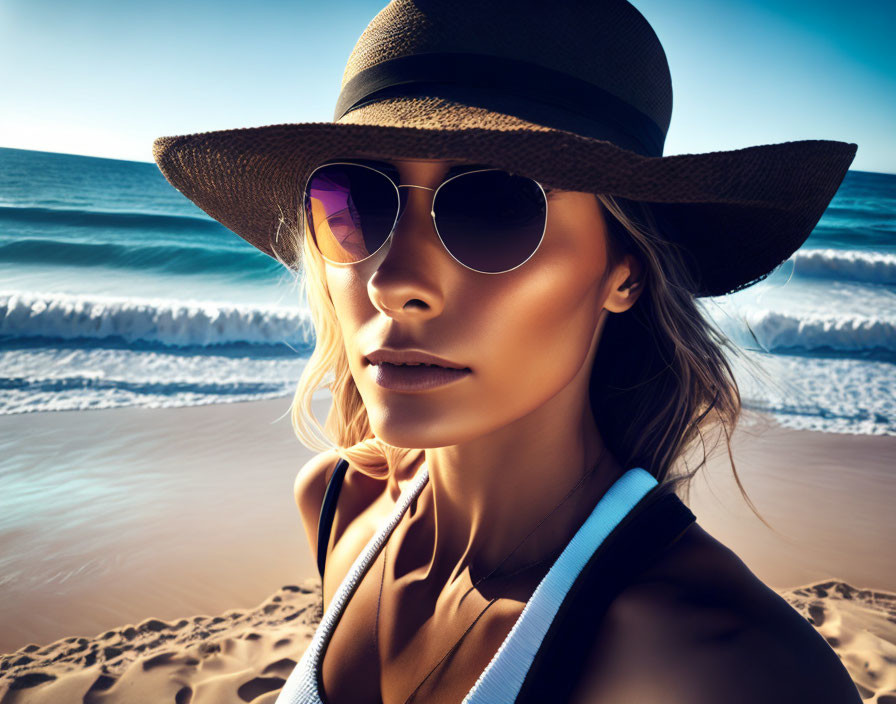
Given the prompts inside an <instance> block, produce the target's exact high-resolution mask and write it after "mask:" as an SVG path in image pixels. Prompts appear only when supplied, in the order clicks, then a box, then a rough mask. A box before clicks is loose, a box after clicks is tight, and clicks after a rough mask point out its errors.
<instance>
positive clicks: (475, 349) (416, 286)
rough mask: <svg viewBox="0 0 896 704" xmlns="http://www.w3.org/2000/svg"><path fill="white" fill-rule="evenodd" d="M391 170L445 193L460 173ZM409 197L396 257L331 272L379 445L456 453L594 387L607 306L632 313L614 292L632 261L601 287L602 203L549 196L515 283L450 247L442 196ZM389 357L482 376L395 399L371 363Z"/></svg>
mask: <svg viewBox="0 0 896 704" xmlns="http://www.w3.org/2000/svg"><path fill="white" fill-rule="evenodd" d="M392 163H394V164H395V166H396V167H397V168H398V169H399V172H400V175H401V179H400V183H402V184H416V185H419V186H427V187H429V188H433V189H434V188H436V187H437V186H438V185H439V184H440V183H441V182H442V180H443V177H444V174H445V173H446V172H447V170H448V168H449V167H450V166H452V165H453V164H455V163H457V162H452V161H447V160H405V161H396V160H393V162H392ZM406 190H407V191H408V193H407V206H406V208H405V211H404V212H403V213H402V216H401V218H400V219H399V221H398V222H397V223H396V229H395V231H394V232H393V234H392V242H391V245H387V247H388V249H387V251H380V252H378V253H377V254H376V255H375V256H373V257H370V258H369V259H367V260H366V261H364V262H361V263H359V264H354V265H350V266H332V265H329V264H326V265H325V266H326V281H327V285H328V287H329V291H330V295H331V298H332V301H333V305H334V306H335V309H336V313H337V316H338V319H339V324H340V326H341V329H342V334H343V336H344V340H345V347H346V354H347V355H348V363H349V367H350V369H351V373H352V376H353V378H354V381H355V384H356V385H357V388H358V391H359V393H360V394H361V398H362V399H363V401H364V405H365V406H366V408H367V412H368V416H369V419H370V424H371V428H372V430H373V432H374V433H375V434H376V435H377V437H379V438H380V439H381V440H383V441H384V442H386V443H389V444H391V445H394V446H397V447H408V448H417V449H422V448H434V447H443V446H447V445H456V444H459V443H463V442H467V441H470V440H472V439H474V438H477V437H480V436H483V435H485V434H487V433H489V432H492V431H494V430H496V429H498V428H502V427H504V426H507V425H508V424H510V423H512V422H513V421H514V420H517V419H520V418H522V417H523V416H526V415H528V414H530V413H532V412H533V411H535V410H536V409H538V408H539V407H541V406H542V405H543V404H545V403H546V402H547V401H548V400H549V399H551V398H552V397H554V396H555V395H556V394H558V393H559V392H560V391H561V390H563V389H564V388H566V387H567V386H568V385H569V384H570V383H571V382H572V381H573V380H574V379H575V378H576V377H577V375H579V379H583V378H584V379H586V380H587V376H588V374H585V375H582V374H580V371H581V370H582V367H583V364H584V363H585V362H586V360H589V365H590V359H591V357H592V355H593V352H594V350H595V349H596V343H597V340H598V338H599V332H600V329H599V325H598V324H599V322H602V318H601V313H602V311H603V310H604V307H605V306H607V308H609V309H611V310H614V311H620V310H624V309H625V308H627V307H628V306H630V305H631V303H633V300H630V299H631V296H630V295H627V293H626V290H625V289H623V291H622V292H617V291H615V289H616V288H618V287H619V285H620V284H622V282H623V281H624V280H625V279H626V278H627V277H628V275H629V272H630V270H629V268H628V267H629V266H630V265H631V264H632V262H631V261H630V259H629V258H626V260H625V262H624V263H621V264H620V265H618V266H617V268H616V269H615V270H614V272H611V276H610V278H609V279H608V281H607V282H606V284H605V286H604V287H603V290H602V288H601V286H600V280H601V275H602V273H603V272H604V269H605V267H606V266H607V252H606V226H605V221H604V218H603V215H602V212H601V208H600V206H599V203H598V201H597V199H596V198H595V197H594V195H593V194H590V193H580V192H574V191H556V192H554V193H552V194H550V195H549V197H548V217H547V230H546V232H545V236H544V240H543V241H542V243H541V246H540V247H539V249H538V250H537V251H536V252H535V254H534V255H533V256H532V257H531V258H530V259H529V260H528V261H527V262H526V263H525V264H523V265H522V266H520V267H518V268H516V269H514V270H512V271H510V272H507V273H504V274H481V273H477V272H475V271H471V270H470V269H467V268H465V267H463V266H462V265H461V264H459V263H458V262H457V261H455V260H454V259H453V258H452V256H451V255H450V254H449V253H448V252H447V251H446V250H445V248H444V246H443V245H442V243H441V241H440V240H439V237H438V235H437V233H436V230H435V227H434V225H433V221H432V217H431V215H430V211H431V209H432V198H433V191H430V190H424V189H421V188H408V189H406ZM611 292H612V295H610V296H609V297H608V293H611ZM601 327H602V326H601ZM386 346H388V347H392V348H397V347H406V348H411V349H414V350H420V351H426V352H430V353H432V354H435V355H438V356H440V357H443V358H445V359H447V360H450V361H452V362H454V363H456V364H457V365H458V366H462V367H468V368H469V369H470V370H471V373H469V374H467V375H466V376H464V377H463V378H460V379H457V380H455V381H452V382H450V383H448V384H447V385H443V386H438V387H435V388H431V389H427V390H416V391H396V390H392V389H388V388H384V387H382V386H380V385H379V384H378V383H377V381H376V376H377V370H376V367H375V366H373V365H371V364H369V363H368V362H367V360H366V359H365V355H367V354H369V353H370V352H372V351H373V350H376V349H379V348H381V347H386ZM588 371H589V372H590V366H589V369H588Z"/></svg>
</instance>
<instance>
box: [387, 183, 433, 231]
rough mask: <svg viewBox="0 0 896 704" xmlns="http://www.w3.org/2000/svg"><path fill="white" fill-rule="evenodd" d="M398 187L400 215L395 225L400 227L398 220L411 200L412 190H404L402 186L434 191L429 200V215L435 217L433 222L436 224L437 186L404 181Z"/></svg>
mask: <svg viewBox="0 0 896 704" xmlns="http://www.w3.org/2000/svg"><path fill="white" fill-rule="evenodd" d="M397 188H398V217H397V218H396V219H395V227H398V222H399V221H400V220H401V217H402V215H404V211H405V209H406V208H407V204H408V201H409V200H410V191H402V190H401V189H402V188H419V189H421V190H424V191H432V193H433V197H432V198H431V199H430V200H429V216H430V218H432V219H433V224H435V210H434V207H433V206H434V204H435V192H436V191H437V190H438V189H437V188H430V187H429V186H417V185H414V184H413V183H402V184H400V185H398V186H397Z"/></svg>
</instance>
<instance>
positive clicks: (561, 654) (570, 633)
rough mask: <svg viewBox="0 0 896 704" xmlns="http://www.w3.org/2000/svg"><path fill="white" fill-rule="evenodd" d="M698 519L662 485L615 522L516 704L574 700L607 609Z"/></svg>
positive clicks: (322, 539)
mask: <svg viewBox="0 0 896 704" xmlns="http://www.w3.org/2000/svg"><path fill="white" fill-rule="evenodd" d="M347 468H348V462H346V461H345V460H340V461H339V463H338V464H337V465H336V469H335V471H334V472H333V476H332V477H330V481H329V482H328V483H327V491H326V494H325V495H324V503H323V506H321V511H320V523H319V525H318V536H317V565H318V570H319V571H320V574H321V578H323V573H324V564H325V561H326V553H327V546H328V544H329V541H330V528H331V525H332V522H333V515H334V513H335V511H336V500H337V498H338V496H339V489H340V487H341V486H342V480H343V478H344V477H345V471H346V469H347ZM694 521H696V517H695V516H694V514H693V513H691V510H690V509H689V508H688V507H687V506H685V505H684V503H682V501H681V499H679V498H678V497H677V496H676V495H675V494H674V493H672V492H671V491H670V490H669V488H668V487H667V486H659V485H657V486H656V487H654V488H653V489H651V490H650V491H648V492H647V493H646V494H645V495H644V497H643V498H642V499H641V500H640V501H639V502H638V503H637V504H635V506H634V507H632V509H631V511H629V512H628V513H627V514H626V515H625V516H624V517H623V519H622V520H621V521H620V522H619V523H618V524H617V525H616V527H615V528H614V529H613V530H612V531H611V532H610V534H609V535H608V536H607V537H606V538H605V539H604V541H603V542H602V543H601V544H600V545H599V546H598V548H597V550H595V551H594V553H593V554H592V555H591V557H590V558H589V560H588V562H586V563H585V566H584V568H583V569H582V571H581V573H580V574H579V576H578V577H576V579H575V581H574V582H573V584H572V587H570V589H569V591H568V592H567V594H566V596H565V597H564V599H563V601H562V603H561V604H560V608H559V610H558V611H557V614H556V616H555V617H554V620H553V621H552V623H551V625H550V627H549V628H548V632H547V633H546V634H545V637H544V640H543V641H542V642H541V645H540V646H539V648H538V651H537V652H536V654H535V658H534V660H533V661H532V665H531V666H530V667H529V671H528V673H527V674H526V677H525V679H524V680H523V684H522V687H521V688H520V692H519V694H518V695H517V698H516V704H529V703H532V704H534V703H535V702H548V701H550V702H566V701H569V698H570V695H571V694H572V692H573V690H574V689H575V686H576V685H577V683H578V681H579V678H580V677H581V675H582V670H583V668H584V666H585V662H586V658H587V656H588V655H589V654H590V651H591V647H592V645H593V642H594V635H595V633H596V632H597V630H598V628H599V624H600V621H601V619H602V618H603V616H604V614H605V613H606V611H607V609H608V607H609V606H610V604H611V603H612V602H613V600H614V599H615V598H616V597H617V596H618V595H619V593H620V592H621V591H622V589H623V588H624V587H625V586H626V585H627V584H630V583H631V582H632V581H634V579H635V578H637V576H638V575H639V574H640V573H641V572H642V571H643V570H645V569H646V568H647V567H649V566H650V565H651V564H653V563H654V562H655V561H656V559H657V558H658V557H659V556H660V554H661V553H662V552H663V551H664V550H665V549H666V548H668V547H669V546H670V545H671V544H672V543H674V542H675V541H676V540H678V539H679V538H680V537H681V536H682V534H683V533H684V532H685V530H687V528H688V527H689V526H690V525H691V524H692V523H693V522H694Z"/></svg>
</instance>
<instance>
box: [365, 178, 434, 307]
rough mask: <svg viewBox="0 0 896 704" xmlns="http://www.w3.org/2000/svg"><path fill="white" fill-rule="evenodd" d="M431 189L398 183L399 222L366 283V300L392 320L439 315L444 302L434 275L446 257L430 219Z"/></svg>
mask: <svg viewBox="0 0 896 704" xmlns="http://www.w3.org/2000/svg"><path fill="white" fill-rule="evenodd" d="M435 190H436V189H435V188H434V187H430V186H423V185H415V184H402V185H400V186H399V188H398V192H399V196H400V201H399V202H400V205H399V214H398V220H397V221H396V223H395V228H394V230H393V231H392V234H391V242H390V243H389V245H388V250H387V251H386V253H385V255H384V256H383V258H382V259H381V260H380V262H379V266H378V267H377V269H376V271H375V272H374V273H373V276H371V277H370V279H369V281H368V294H369V296H370V299H371V301H373V302H374V304H375V305H376V306H377V307H378V308H380V309H381V310H382V311H383V312H386V313H387V314H388V315H390V316H392V317H400V316H408V315H411V316H413V317H415V318H419V317H420V316H423V317H431V316H433V315H438V314H439V312H440V311H441V310H442V307H443V303H444V291H443V285H444V281H443V278H442V277H441V276H440V275H439V272H440V271H443V270H444V268H445V265H446V264H448V263H449V260H450V259H451V255H450V254H448V252H447V251H446V250H445V248H444V247H443V246H442V242H441V240H440V239H439V235H438V233H437V232H436V229H435V223H434V222H433V217H432V206H433V196H434V195H435Z"/></svg>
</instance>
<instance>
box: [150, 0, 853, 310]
mask: <svg viewBox="0 0 896 704" xmlns="http://www.w3.org/2000/svg"><path fill="white" fill-rule="evenodd" d="M298 29H299V31H298V32H297V33H296V35H295V39H296V40H297V41H301V28H298ZM707 58H708V59H709V58H711V57H707ZM313 70H314V67H313V66H305V67H302V69H301V71H304V72H311V71H313ZM293 90H297V91H301V90H302V87H301V85H296V86H294V87H293ZM671 116H672V79H671V76H670V73H669V66H668V63H667V61H666V55H665V52H664V51H663V47H662V45H661V44H660V41H659V39H658V38H657V36H656V34H655V33H654V31H653V29H652V27H651V26H650V24H649V23H648V22H647V20H646V19H645V18H644V17H643V15H641V13H640V12H639V11H638V10H637V9H636V8H635V7H634V6H632V5H631V4H630V3H628V2H625V1H624V0H590V1H588V2H586V1H584V0H557V1H556V2H550V3H548V2H536V1H534V0H489V1H488V2H472V1H467V2H461V1H459V0H392V2H390V3H389V4H388V5H387V6H386V7H384V8H383V9H382V10H381V11H380V12H379V13H378V14H377V15H376V17H374V18H373V20H372V21H371V22H370V23H369V24H368V26H367V28H366V29H365V30H364V32H363V33H362V34H361V37H360V38H359V39H358V42H357V44H356V45H355V47H354V50H353V51H352V53H351V56H349V59H348V64H347V65H346V68H345V72H344V74H343V77H342V86H341V93H340V95H339V98H338V101H337V104H336V111H335V115H334V121H333V122H305V123H294V124H281V125H270V126H265V127H249V128H237V129H230V130H219V131H214V132H203V133H198V134H189V135H182V136H174V137H159V138H158V139H156V140H155V142H154V144H153V156H154V158H155V160H156V163H157V164H158V166H159V169H161V171H162V173H163V174H164V175H165V178H166V179H168V181H169V182H170V183H171V184H172V185H173V186H174V187H175V188H176V189H178V190H179V191H181V192H182V193H183V194H184V195H185V196H187V198H189V199H190V200H192V201H193V202H194V203H196V205H198V206H199V207H200V208H202V209H203V210H204V211H205V212H207V213H208V214H209V215H211V216H212V217H213V218H214V219H215V220H218V221H219V222H221V223H222V224H224V225H225V226H226V227H228V228H229V229H230V230H232V231H233V232H235V233H236V234H237V235H239V236H240V237H242V238H243V239H245V240H247V241H248V242H250V243H251V244H252V245H254V246H255V247H257V248H258V249H260V250H262V251H263V252H265V253H267V254H269V255H271V256H275V257H277V258H278V259H280V260H281V261H284V262H285V263H287V264H288V265H289V266H290V267H293V268H298V267H299V266H301V259H300V254H301V252H300V251H294V250H291V249H290V240H289V239H288V238H287V237H285V236H284V231H283V229H282V228H283V226H284V225H291V226H294V227H298V228H299V231H300V232H303V231H304V230H303V223H302V212H301V210H302V191H303V189H304V185H305V182H306V181H307V178H308V176H309V175H310V173H311V171H312V170H313V169H314V168H315V167H316V166H319V165H320V164H321V163H323V162H324V161H325V160H329V159H334V158H340V157H341V158H370V159H377V158H378V159H381V160H384V161H388V160H393V159H402V158H418V159H452V160H461V161H469V162H474V163H484V164H489V165H490V166H492V167H495V168H501V169H504V170H506V171H510V172H512V173H516V174H521V175H525V176H528V177H530V178H533V179H535V180H536V181H539V182H540V183H543V184H546V185H549V186H551V187H554V188H559V189H563V190H572V191H585V192H593V193H606V194H611V195H614V196H619V197H622V198H625V199H630V200H635V201H642V202H646V203H648V204H649V206H648V207H649V208H650V210H651V212H652V213H653V215H654V217H655V219H656V221H657V222H658V224H659V225H660V228H661V231H662V233H663V235H664V236H665V237H668V238H669V239H671V240H673V241H675V242H677V243H679V244H680V245H682V247H683V248H684V251H685V252H686V254H687V259H688V261H689V266H690V267H691V269H692V271H693V273H694V274H695V276H696V280H697V281H698V282H699V285H698V288H697V290H696V291H694V293H695V295H698V296H715V295H721V294H724V293H729V292H732V291H735V290H739V289H741V288H745V287H746V286H749V285H750V284H753V283H756V281H759V280H761V279H762V278H764V277H765V276H767V275H768V274H769V273H771V272H772V271H773V270H774V269H775V268H776V267H777V266H778V265H779V264H780V263H781V262H783V261H784V260H786V259H787V258H788V257H789V256H790V255H791V254H792V253H793V252H794V251H796V250H797V249H798V248H799V247H800V245H802V244H803V242H805V240H806V238H807V237H808V236H809V234H810V233H811V232H812V229H813V228H814V227H815V225H816V223H817V222H818V220H819V219H820V218H821V215H822V213H823V212H824V210H825V208H826V207H827V205H828V203H829V202H830V200H831V198H833V196H834V194H835V192H836V191H837V188H838V187H839V185H840V183H841V181H842V180H843V177H844V176H845V175H846V171H847V169H848V168H849V165H850V163H851V162H852V160H853V158H854V156H855V153H856V149H857V145H855V144H851V143H846V142H839V141H831V140H814V139H813V140H802V141H794V142H784V143H780V144H764V145H760V146H752V147H747V148H744V149H735V150H730V151H716V152H707V153H704V154H681V155H675V156H665V157H664V156H663V155H662V153H663V145H664V142H665V138H666V133H667V131H668V128H669V122H670V119H671Z"/></svg>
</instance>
